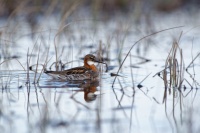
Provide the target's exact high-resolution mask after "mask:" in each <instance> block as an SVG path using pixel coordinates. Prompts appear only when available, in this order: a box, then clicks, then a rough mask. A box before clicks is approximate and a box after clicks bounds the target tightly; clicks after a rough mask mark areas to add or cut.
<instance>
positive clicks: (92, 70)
mask: <svg viewBox="0 0 200 133" xmlns="http://www.w3.org/2000/svg"><path fill="white" fill-rule="evenodd" d="M88 61H93V62H99V63H101V62H100V61H98V60H97V59H96V57H95V56H93V55H91V54H88V55H86V56H85V58H84V66H81V67H75V68H71V69H68V70H64V71H45V73H46V74H48V75H50V76H52V77H53V78H56V79H60V80H66V81H74V80H95V79H98V76H99V72H98V70H97V68H96V66H95V65H93V64H92V65H89V64H88Z"/></svg>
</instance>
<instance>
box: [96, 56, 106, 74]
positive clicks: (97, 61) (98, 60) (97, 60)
mask: <svg viewBox="0 0 200 133" xmlns="http://www.w3.org/2000/svg"><path fill="white" fill-rule="evenodd" d="M94 62H98V63H102V64H105V65H106V72H107V71H108V65H107V64H106V63H105V62H102V61H100V60H98V59H95V60H94Z"/></svg>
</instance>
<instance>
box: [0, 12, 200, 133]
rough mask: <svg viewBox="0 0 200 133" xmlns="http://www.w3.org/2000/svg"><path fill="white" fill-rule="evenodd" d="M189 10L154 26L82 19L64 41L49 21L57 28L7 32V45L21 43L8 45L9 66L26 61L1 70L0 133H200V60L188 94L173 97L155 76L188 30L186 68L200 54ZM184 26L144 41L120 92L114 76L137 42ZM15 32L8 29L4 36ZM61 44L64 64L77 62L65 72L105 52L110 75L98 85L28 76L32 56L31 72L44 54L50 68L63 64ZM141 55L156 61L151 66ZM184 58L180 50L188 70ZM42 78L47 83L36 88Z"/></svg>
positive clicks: (184, 90) (4, 55) (128, 64)
mask: <svg viewBox="0 0 200 133" xmlns="http://www.w3.org/2000/svg"><path fill="white" fill-rule="evenodd" d="M181 12H182V11H177V12H175V13H173V14H165V15H163V14H156V15H155V18H152V27H151V26H149V25H148V24H146V23H141V24H135V23H133V22H134V18H129V19H124V17H123V16H122V17H119V18H115V19H113V20H108V21H105V22H103V21H97V22H94V21H91V20H90V21H89V20H88V21H80V22H79V21H78V22H75V23H72V24H71V25H69V27H67V28H66V29H65V30H64V31H63V32H61V33H60V34H59V36H57V37H56V39H55V36H56V33H57V31H58V29H59V27H56V26H57V25H56V20H54V18H49V20H51V21H50V22H51V23H47V24H46V26H44V25H43V24H41V27H42V29H40V28H38V29H37V30H36V31H35V32H34V34H30V33H31V32H30V29H29V28H30V27H28V26H27V25H25V24H21V25H20V26H17V27H16V28H17V29H19V30H18V31H17V34H16V33H15V34H14V33H10V34H11V35H13V38H12V39H11V38H9V36H7V34H4V35H3V37H4V39H6V40H10V39H11V40H12V42H14V43H5V42H4V41H2V42H1V45H2V46H1V62H3V61H4V60H7V59H12V57H13V56H19V58H16V59H12V60H9V61H7V62H5V63H3V64H1V71H0V72H1V82H0V83H1V86H2V87H1V88H2V89H1V92H2V93H1V94H0V95H1V96H0V101H1V102H0V108H1V110H0V131H1V132H4V133H8V132H15V133H26V132H33V133H34V132H48V133H53V132H91V133H92V132H116V133H118V132H141V133H150V132H152V133H155V132H166V133H168V132H185V133H186V132H194V133H195V132H199V124H198V121H199V119H200V118H199V115H198V112H199V108H198V106H199V101H200V99H199V91H198V89H199V82H200V81H199V79H200V76H199V70H200V69H199V64H200V60H199V59H200V58H199V56H198V57H197V59H196V60H195V61H194V63H193V64H192V65H191V66H192V67H190V68H188V71H189V72H190V74H191V75H190V74H188V73H187V72H186V71H184V79H185V80H184V81H183V83H182V86H181V90H178V89H177V88H171V92H169V89H167V90H166V91H165V89H164V81H163V80H162V78H161V77H159V76H158V75H156V76H154V75H155V74H156V73H157V72H159V71H162V70H163V69H164V66H165V61H166V59H167V56H168V54H169V52H170V49H171V47H172V44H173V41H174V40H173V39H176V40H178V38H179V36H180V35H181V32H183V34H182V36H181V40H180V41H179V46H180V48H181V49H182V52H183V59H184V65H185V68H186V67H187V66H188V65H189V64H190V63H191V61H192V60H193V59H194V58H195V56H196V55H198V53H199V51H200V47H199V44H198V42H199V41H198V40H199V36H198V34H199V30H198V28H194V29H192V30H190V29H191V28H192V27H195V26H196V25H197V24H198V23H199V22H198V20H196V19H194V18H193V16H190V15H189V14H187V13H181ZM179 14H181V15H180V16H179V19H177V15H179ZM186 20H191V21H192V22H191V21H190V22H189V21H186ZM41 21H44V23H45V22H48V20H47V21H45V20H41ZM174 21H176V24H175V23H174ZM158 22H159V23H158ZM181 25H184V26H185V27H182V28H178V29H174V30H169V31H166V32H162V33H159V34H157V35H156V36H152V37H150V38H148V39H146V40H143V41H141V42H140V43H138V45H136V46H135V47H134V48H133V50H132V51H131V58H130V56H129V57H128V58H127V59H126V61H125V63H124V65H123V67H122V69H121V71H120V73H119V75H120V76H119V77H117V80H116V81H115V83H114V87H112V83H113V81H114V77H111V76H110V74H111V73H116V72H117V70H118V68H119V64H121V62H122V60H123V59H124V58H125V56H126V54H127V52H128V50H129V49H130V48H131V46H132V45H133V43H134V42H136V41H137V40H139V39H140V38H141V37H143V36H144V35H147V34H150V33H151V31H152V32H155V31H158V30H162V29H166V28H170V27H174V26H181ZM20 27H22V28H20ZM49 27H51V28H49ZM9 30H11V29H9V28H8V29H4V32H5V33H6V31H9ZM189 30H190V31H189ZM42 31H43V32H42ZM187 31H189V32H187ZM55 42H56V47H57V53H58V58H59V60H61V61H62V63H66V62H70V61H73V62H72V63H68V64H66V65H65V67H66V68H65V69H67V68H71V67H75V66H80V65H82V60H81V58H83V57H84V55H86V54H88V53H92V54H98V53H99V54H101V55H102V56H103V57H105V58H108V59H109V61H107V63H108V66H109V68H110V69H109V71H108V72H105V66H103V65H102V66H101V65H98V68H99V69H101V70H102V73H101V78H100V80H99V82H97V83H90V82H87V83H85V82H81V83H68V82H61V81H55V80H52V79H51V78H50V77H49V76H47V75H45V74H43V73H42V74H41V75H40V71H39V72H38V74H37V75H36V78H35V73H34V72H31V71H30V73H29V78H30V80H29V78H28V77H27V71H25V70H26V69H27V53H28V55H29V56H28V58H30V57H31V59H30V63H29V66H30V65H33V64H36V63H37V59H38V53H39V63H41V64H44V62H45V61H46V57H47V52H48V48H49V55H48V67H47V69H49V66H50V65H51V64H52V63H53V62H55V57H56V52H55V49H54V43H55ZM40 44H41V46H40ZM33 48H34V49H33ZM139 57H142V58H145V59H149V60H150V61H148V62H145V59H142V58H139ZM179 58H180V56H179V52H177V59H178V63H179V64H180V60H179ZM18 61H19V62H20V63H21V64H20V63H19V62H18ZM22 66H23V67H22ZM24 69H25V70H24ZM38 69H39V70H41V67H39V68H38ZM52 69H54V67H52ZM38 78H39V82H38V83H34V82H35V79H36V80H37V79H38ZM168 78H169V77H168ZM138 85H142V88H138V87H137V86H138ZM165 96H166V97H165Z"/></svg>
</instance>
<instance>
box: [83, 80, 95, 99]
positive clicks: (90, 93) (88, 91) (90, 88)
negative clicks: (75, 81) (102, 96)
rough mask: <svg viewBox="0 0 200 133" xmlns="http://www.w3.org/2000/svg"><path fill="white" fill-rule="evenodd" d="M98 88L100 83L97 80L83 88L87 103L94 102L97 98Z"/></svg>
mask: <svg viewBox="0 0 200 133" xmlns="http://www.w3.org/2000/svg"><path fill="white" fill-rule="evenodd" d="M97 86H99V81H98V80H95V81H93V82H92V83H86V84H84V85H83V86H82V87H83V89H84V99H85V101H86V102H91V101H94V100H95V99H96V97H97V95H96V94H94V93H95V92H96V91H97Z"/></svg>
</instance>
